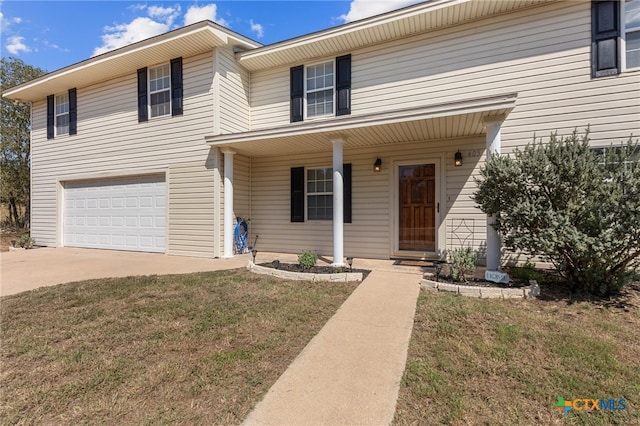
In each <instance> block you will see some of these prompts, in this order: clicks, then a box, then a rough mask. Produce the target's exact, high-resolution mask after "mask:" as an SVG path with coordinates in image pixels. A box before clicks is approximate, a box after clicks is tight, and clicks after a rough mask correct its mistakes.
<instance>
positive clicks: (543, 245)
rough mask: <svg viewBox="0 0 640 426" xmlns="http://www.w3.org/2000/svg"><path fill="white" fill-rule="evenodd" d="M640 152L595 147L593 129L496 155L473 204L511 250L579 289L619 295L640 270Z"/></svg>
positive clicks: (633, 145)
mask: <svg viewBox="0 0 640 426" xmlns="http://www.w3.org/2000/svg"><path fill="white" fill-rule="evenodd" d="M639 157H640V147H639V146H638V142H637V141H636V142H633V141H632V140H631V138H630V139H629V141H628V142H627V143H626V144H621V145H619V146H615V147H614V146H611V147H607V148H606V149H603V150H602V149H601V150H592V149H590V145H589V131H588V130H587V131H586V132H585V133H584V134H583V135H578V133H577V131H574V132H573V134H572V135H571V136H568V137H560V136H558V135H557V133H556V134H552V135H551V138H550V140H549V141H548V143H543V141H542V140H539V141H537V140H535V139H534V142H533V143H531V144H529V145H527V146H526V147H525V148H524V149H523V150H519V149H516V150H515V151H514V152H513V155H512V156H494V157H492V158H491V159H490V160H488V161H487V163H486V164H485V166H483V167H482V168H481V179H476V183H477V184H478V190H477V191H476V193H475V194H474V200H475V201H476V202H477V203H478V204H479V205H480V208H481V210H482V211H483V212H485V213H487V214H489V215H493V214H495V215H496V224H495V228H496V230H497V231H498V233H499V234H500V235H501V236H502V238H503V241H504V244H505V246H506V247H507V248H509V249H512V250H516V251H522V252H524V253H526V254H529V255H540V256H543V257H545V258H546V259H548V260H549V261H550V262H551V263H552V264H553V265H554V266H555V268H556V270H557V271H558V273H559V274H560V275H561V276H562V277H563V278H564V279H565V280H566V281H567V282H568V283H569V284H570V285H572V286H573V288H575V289H581V290H586V291H588V292H590V293H594V294H607V293H611V292H616V291H618V290H620V289H621V288H622V286H623V285H624V284H625V283H626V281H627V280H628V277H629V274H630V273H631V271H632V269H633V268H635V267H637V266H638V265H640V249H639V248H640V163H639V161H640V158H639Z"/></svg>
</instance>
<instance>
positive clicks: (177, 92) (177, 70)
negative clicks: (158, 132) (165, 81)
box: [171, 58, 182, 115]
mask: <svg viewBox="0 0 640 426" xmlns="http://www.w3.org/2000/svg"><path fill="white" fill-rule="evenodd" d="M171 115H182V58H175V59H172V60H171Z"/></svg>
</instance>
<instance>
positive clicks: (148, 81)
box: [147, 63, 173, 120]
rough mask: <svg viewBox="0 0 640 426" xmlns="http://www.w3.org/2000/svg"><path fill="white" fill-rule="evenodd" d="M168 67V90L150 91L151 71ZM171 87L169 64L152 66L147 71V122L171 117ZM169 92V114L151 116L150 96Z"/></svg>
mask: <svg viewBox="0 0 640 426" xmlns="http://www.w3.org/2000/svg"><path fill="white" fill-rule="evenodd" d="M165 66H168V67H169V88H168V89H163V90H156V91H155V92H152V91H151V70H153V69H156V68H161V67H165ZM171 85H172V81H171V64H170V63H169V64H168V65H167V64H166V63H163V64H158V65H154V66H152V67H149V69H148V71H147V94H148V96H147V99H148V101H147V116H148V117H149V120H157V119H161V118H163V117H166V116H171V111H172V110H173V99H172V98H171ZM166 91H168V92H169V112H168V113H167V114H162V115H156V116H155V117H154V116H153V115H152V114H151V95H152V94H155V93H160V92H166Z"/></svg>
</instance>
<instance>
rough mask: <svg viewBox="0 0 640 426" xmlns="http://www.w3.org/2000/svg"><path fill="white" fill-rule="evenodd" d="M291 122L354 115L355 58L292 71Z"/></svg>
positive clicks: (344, 57)
mask: <svg viewBox="0 0 640 426" xmlns="http://www.w3.org/2000/svg"><path fill="white" fill-rule="evenodd" d="M289 72H290V120H291V122H292V123H293V122H296V121H303V120H305V119H306V118H315V117H322V116H330V115H334V114H335V115H346V114H351V55H344V56H338V57H337V58H335V61H334V60H331V61H326V62H323V63H320V64H313V65H308V66H304V65H298V66H296V67H292V68H291V69H290V70H289Z"/></svg>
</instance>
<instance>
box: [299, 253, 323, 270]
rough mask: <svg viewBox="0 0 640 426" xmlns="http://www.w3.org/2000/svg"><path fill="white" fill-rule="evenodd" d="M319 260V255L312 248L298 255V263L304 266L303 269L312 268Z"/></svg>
mask: <svg viewBox="0 0 640 426" xmlns="http://www.w3.org/2000/svg"><path fill="white" fill-rule="evenodd" d="M317 261H318V255H317V254H315V253H314V252H312V251H311V250H307V251H303V252H302V253H300V254H299V255H298V263H299V264H300V265H301V266H302V268H303V269H310V268H312V267H314V266H316V262H317Z"/></svg>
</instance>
